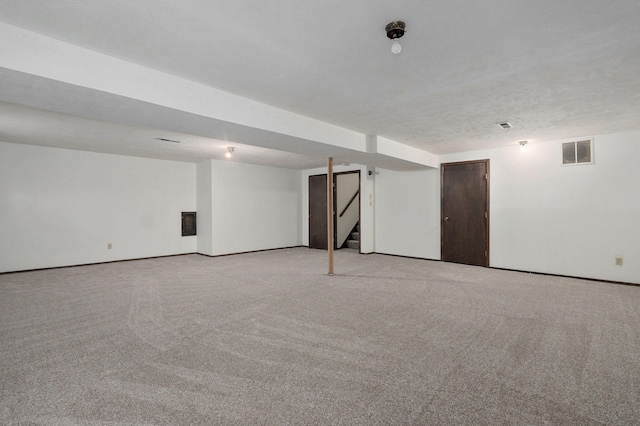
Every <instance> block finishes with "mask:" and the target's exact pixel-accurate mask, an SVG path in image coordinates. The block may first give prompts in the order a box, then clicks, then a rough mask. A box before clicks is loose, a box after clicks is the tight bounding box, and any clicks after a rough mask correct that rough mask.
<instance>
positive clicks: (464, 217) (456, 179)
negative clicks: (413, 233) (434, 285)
mask: <svg viewBox="0 0 640 426" xmlns="http://www.w3.org/2000/svg"><path fill="white" fill-rule="evenodd" d="M441 182H442V184H441V185H442V194H441V195H442V203H441V205H442V244H441V247H442V253H441V255H442V260H444V261H446V262H455V263H464V264H467V265H478V266H489V160H480V161H468V162H462V163H447V164H443V165H442V170H441Z"/></svg>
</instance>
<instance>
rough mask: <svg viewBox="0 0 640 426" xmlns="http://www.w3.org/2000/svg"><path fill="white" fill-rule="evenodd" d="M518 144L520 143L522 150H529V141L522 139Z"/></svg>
mask: <svg viewBox="0 0 640 426" xmlns="http://www.w3.org/2000/svg"><path fill="white" fill-rule="evenodd" d="M518 144H520V150H521V151H526V150H527V141H520V142H518Z"/></svg>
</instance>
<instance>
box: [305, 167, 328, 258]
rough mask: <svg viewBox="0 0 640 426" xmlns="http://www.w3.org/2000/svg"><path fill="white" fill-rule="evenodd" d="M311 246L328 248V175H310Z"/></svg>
mask: <svg viewBox="0 0 640 426" xmlns="http://www.w3.org/2000/svg"><path fill="white" fill-rule="evenodd" d="M309 247H311V248H317V249H324V250H326V249H327V248H328V242H327V175H316V176H309Z"/></svg>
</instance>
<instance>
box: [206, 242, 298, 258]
mask: <svg viewBox="0 0 640 426" xmlns="http://www.w3.org/2000/svg"><path fill="white" fill-rule="evenodd" d="M300 247H306V246H302V245H300V246H288V247H276V248H270V249H262V250H251V251H240V252H237V253H225V254H205V253H195V254H199V255H200V256H204V257H210V258H216V257H225V256H236V255H238V254H250V253H260V252H263V251H273V250H286V249H292V248H300Z"/></svg>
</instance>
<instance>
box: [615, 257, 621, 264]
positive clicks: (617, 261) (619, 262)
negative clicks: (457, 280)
mask: <svg viewBox="0 0 640 426" xmlns="http://www.w3.org/2000/svg"><path fill="white" fill-rule="evenodd" d="M616 266H622V258H621V257H616Z"/></svg>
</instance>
